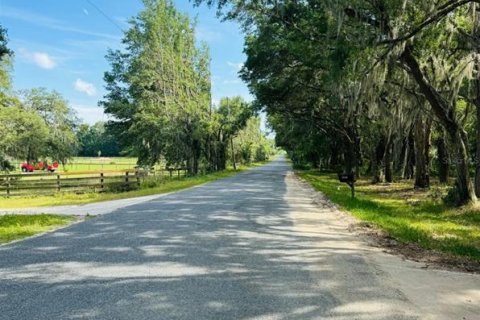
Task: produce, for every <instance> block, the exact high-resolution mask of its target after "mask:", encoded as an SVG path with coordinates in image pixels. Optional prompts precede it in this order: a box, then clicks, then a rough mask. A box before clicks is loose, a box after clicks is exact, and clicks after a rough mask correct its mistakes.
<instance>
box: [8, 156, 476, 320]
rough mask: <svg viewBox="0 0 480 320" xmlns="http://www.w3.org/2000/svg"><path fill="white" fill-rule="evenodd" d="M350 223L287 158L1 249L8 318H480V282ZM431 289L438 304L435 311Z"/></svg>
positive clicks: (9, 319) (435, 305) (245, 319)
mask: <svg viewBox="0 0 480 320" xmlns="http://www.w3.org/2000/svg"><path fill="white" fill-rule="evenodd" d="M315 199H317V200H315ZM314 200H315V201H314ZM347 224H348V223H347V221H346V220H345V218H344V217H343V216H342V215H341V214H340V213H339V212H338V211H337V210H336V209H334V208H332V207H331V206H330V205H329V203H328V202H327V201H323V200H322V199H320V201H318V198H316V197H315V195H314V194H313V192H312V191H311V190H310V189H309V188H308V187H306V186H305V185H304V184H303V183H301V182H299V181H298V180H297V179H296V178H294V177H293V176H292V174H291V171H290V167H289V166H288V165H287V163H286V162H285V161H284V160H283V159H282V158H280V159H279V160H277V161H274V162H272V163H270V164H268V165H266V166H263V167H261V168H256V169H254V170H250V171H247V172H244V173H241V174H239V175H237V176H234V177H230V178H227V179H224V180H220V181H216V182H213V183H210V184H207V185H203V186H201V187H197V188H192V189H189V190H185V191H182V192H178V193H175V194H170V195H167V196H164V197H160V198H157V199H153V200H151V201H148V202H143V203H138V204H134V205H131V206H128V207H124V208H119V209H117V210H115V211H114V212H113V213H111V214H107V215H102V216H99V217H96V218H94V219H91V220H87V221H86V222H84V223H79V224H75V225H72V226H70V227H68V228H65V229H61V230H58V231H56V232H53V233H49V234H45V235H43V236H40V237H35V238H31V239H28V240H25V241H20V242H17V243H13V244H10V245H6V246H0V319H8V320H12V319H49V320H52V319H186V320H190V319H191V320H194V319H195V320H199V319H244V320H247V319H248V320H250V319H389V320H390V319H429V318H431V319H440V318H442V316H444V317H445V316H446V317H445V318H448V319H454V318H457V317H458V319H462V317H464V319H474V318H473V317H472V318H470V315H478V314H480V312H479V313H477V311H480V310H479V309H478V303H477V301H476V300H475V299H476V298H477V297H478V296H477V294H479V293H480V291H479V288H480V282H479V278H478V276H475V275H463V274H457V273H449V272H445V271H430V270H427V271H426V270H423V269H421V267H420V266H418V265H417V264H414V263H409V262H404V261H402V260H400V259H399V258H397V257H391V256H387V255H385V254H383V253H381V252H380V251H379V250H378V249H374V248H371V247H370V246H368V245H367V244H366V243H365V242H364V241H363V240H361V239H358V237H356V236H355V235H353V234H351V233H350V232H348V231H347V228H346V227H347ZM392 270H393V271H392ZM437 273H438V274H437ZM410 280H411V281H410ZM432 281H433V282H436V284H437V286H440V287H439V288H437V289H435V286H433V285H431V282H432ZM422 284H423V285H424V287H422ZM419 288H420V289H419ZM432 288H434V289H433V290H434V292H432ZM422 290H423V291H422ZM455 290H457V291H455ZM427 291H428V297H429V298H430V299H434V300H435V301H436V302H433V303H432V302H430V301H428V300H425V297H424V296H426V294H427ZM452 294H457V295H456V296H452ZM449 297H450V298H449ZM422 299H423V300H422ZM455 299H456V300H455ZM442 301H443V302H442ZM444 310H446V311H444ZM450 315H452V316H454V318H450V317H449V316H450Z"/></svg>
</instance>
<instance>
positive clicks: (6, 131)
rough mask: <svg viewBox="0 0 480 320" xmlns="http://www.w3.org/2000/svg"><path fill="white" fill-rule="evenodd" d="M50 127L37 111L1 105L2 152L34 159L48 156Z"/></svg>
mask: <svg viewBox="0 0 480 320" xmlns="http://www.w3.org/2000/svg"><path fill="white" fill-rule="evenodd" d="M48 134H49V128H48V127H47V124H46V123H45V122H44V121H43V119H42V118H41V117H40V116H39V115H38V114H37V113H35V112H29V111H27V110H25V109H23V108H21V107H0V154H4V155H6V156H11V157H16V158H21V159H26V160H30V161H31V160H34V159H38V158H41V157H46V156H47V152H46V150H47V141H46V137H48Z"/></svg>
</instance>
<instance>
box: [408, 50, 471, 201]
mask: <svg viewBox="0 0 480 320" xmlns="http://www.w3.org/2000/svg"><path fill="white" fill-rule="evenodd" d="M401 60H402V62H403V63H404V64H405V65H406V66H407V67H408V68H409V72H410V74H411V76H412V77H413V79H414V80H415V81H416V83H417V84H418V86H419V88H420V91H421V92H422V93H423V95H424V96H425V98H426V99H427V101H428V102H429V103H430V106H431V107H432V111H433V112H434V114H435V116H436V117H437V119H438V120H439V121H440V123H441V124H442V126H443V127H444V128H445V130H446V132H447V135H448V139H449V140H450V143H451V145H452V146H454V147H455V156H456V159H455V163H456V169H457V170H456V172H457V179H456V183H455V187H456V189H457V190H456V195H455V196H456V199H455V200H456V203H457V205H464V204H467V203H469V202H475V201H476V200H477V197H476V195H475V190H474V188H473V184H472V182H471V181H470V174H469V172H468V152H467V143H466V142H467V139H466V138H467V136H466V133H465V131H464V130H463V128H462V127H461V126H460V124H459V123H458V122H457V119H456V115H455V108H454V107H452V106H449V105H448V104H447V102H446V101H445V100H444V99H443V98H442V97H441V95H440V93H439V92H438V91H437V90H436V89H435V88H433V86H431V85H430V83H429V82H428V80H427V78H426V77H425V75H424V74H423V72H422V70H421V69H420V66H419V64H418V61H417V60H416V58H415V56H414V55H413V52H412V48H411V47H410V46H407V47H406V48H405V51H404V52H403V54H402V56H401Z"/></svg>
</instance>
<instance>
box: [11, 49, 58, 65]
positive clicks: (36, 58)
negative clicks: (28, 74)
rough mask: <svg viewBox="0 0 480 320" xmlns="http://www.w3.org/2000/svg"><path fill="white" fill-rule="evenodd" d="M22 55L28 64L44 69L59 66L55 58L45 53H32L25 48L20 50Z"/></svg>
mask: <svg viewBox="0 0 480 320" xmlns="http://www.w3.org/2000/svg"><path fill="white" fill-rule="evenodd" d="M18 52H19V53H20V55H21V56H22V57H23V58H24V59H25V60H27V61H28V62H31V63H34V64H36V65H37V66H38V67H40V68H42V69H53V68H55V67H56V66H57V62H56V61H55V59H54V58H53V57H51V56H50V55H49V54H48V53H45V52H30V51H28V50H26V49H24V48H20V49H19V50H18Z"/></svg>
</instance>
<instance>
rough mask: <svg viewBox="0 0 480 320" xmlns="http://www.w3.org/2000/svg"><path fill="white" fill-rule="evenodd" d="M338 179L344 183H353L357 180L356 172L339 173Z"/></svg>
mask: <svg viewBox="0 0 480 320" xmlns="http://www.w3.org/2000/svg"><path fill="white" fill-rule="evenodd" d="M338 180H340V182H343V183H353V182H355V174H353V173H339V174H338Z"/></svg>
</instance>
